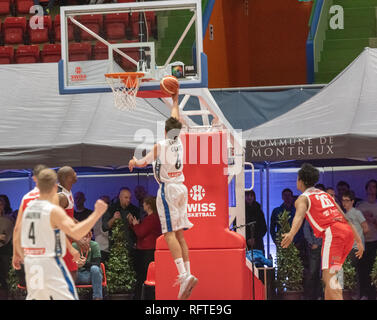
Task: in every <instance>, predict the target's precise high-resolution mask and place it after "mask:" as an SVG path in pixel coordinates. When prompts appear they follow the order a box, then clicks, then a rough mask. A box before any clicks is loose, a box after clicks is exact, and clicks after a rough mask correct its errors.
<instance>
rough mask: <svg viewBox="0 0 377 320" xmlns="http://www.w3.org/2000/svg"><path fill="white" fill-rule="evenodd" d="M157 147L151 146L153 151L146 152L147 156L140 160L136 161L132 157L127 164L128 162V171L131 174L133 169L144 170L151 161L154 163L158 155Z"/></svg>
mask: <svg viewBox="0 0 377 320" xmlns="http://www.w3.org/2000/svg"><path fill="white" fill-rule="evenodd" d="M159 150H160V148H159V146H158V144H155V145H154V146H153V149H152V150H151V151H149V152H148V154H147V155H146V156H145V157H144V158H142V159H139V160H138V159H136V158H135V157H133V158H132V159H131V160H130V161H129V162H128V167H129V169H130V171H131V172H132V171H133V169H134V168H135V167H136V168H144V167H146V166H147V165H148V164H151V163H152V162H153V161H155V160H156V159H157V157H158V155H159Z"/></svg>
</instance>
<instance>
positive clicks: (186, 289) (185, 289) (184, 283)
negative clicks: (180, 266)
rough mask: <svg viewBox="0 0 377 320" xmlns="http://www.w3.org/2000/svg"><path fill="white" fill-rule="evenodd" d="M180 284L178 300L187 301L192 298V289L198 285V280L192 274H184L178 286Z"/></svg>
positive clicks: (179, 278)
mask: <svg viewBox="0 0 377 320" xmlns="http://www.w3.org/2000/svg"><path fill="white" fill-rule="evenodd" d="M178 283H179V293H178V300H186V299H188V298H189V297H190V295H191V291H192V289H194V287H195V286H196V284H197V283H198V279H197V278H195V277H194V276H193V275H192V274H187V273H185V274H182V275H179V276H178V279H177V282H176V284H178Z"/></svg>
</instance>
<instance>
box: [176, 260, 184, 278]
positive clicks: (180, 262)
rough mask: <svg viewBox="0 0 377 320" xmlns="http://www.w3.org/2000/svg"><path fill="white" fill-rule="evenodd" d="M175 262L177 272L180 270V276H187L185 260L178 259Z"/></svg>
mask: <svg viewBox="0 0 377 320" xmlns="http://www.w3.org/2000/svg"><path fill="white" fill-rule="evenodd" d="M174 262H175V265H176V266H177V270H178V273H179V275H182V274H185V273H186V269H185V264H184V262H183V259H182V258H178V259H175V260H174Z"/></svg>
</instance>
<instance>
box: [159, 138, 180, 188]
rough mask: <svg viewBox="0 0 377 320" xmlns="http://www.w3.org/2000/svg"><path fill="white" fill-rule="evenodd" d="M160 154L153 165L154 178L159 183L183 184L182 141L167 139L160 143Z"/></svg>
mask: <svg viewBox="0 0 377 320" xmlns="http://www.w3.org/2000/svg"><path fill="white" fill-rule="evenodd" d="M158 144H159V145H160V153H159V156H158V158H157V159H156V161H155V162H154V163H153V171H154V177H155V178H156V180H157V182H158V183H169V182H173V183H182V182H184V181H185V176H184V175H183V145H182V141H181V139H179V138H178V139H176V140H172V139H166V140H163V141H160V142H158Z"/></svg>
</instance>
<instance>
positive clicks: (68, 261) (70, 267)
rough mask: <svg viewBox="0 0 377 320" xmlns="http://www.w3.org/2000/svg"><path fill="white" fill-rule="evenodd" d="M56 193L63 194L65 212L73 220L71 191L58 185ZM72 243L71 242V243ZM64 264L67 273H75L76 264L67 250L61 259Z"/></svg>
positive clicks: (73, 206)
mask: <svg viewBox="0 0 377 320" xmlns="http://www.w3.org/2000/svg"><path fill="white" fill-rule="evenodd" d="M58 193H62V194H64V195H65V196H66V197H67V199H68V206H67V208H65V209H64V210H65V212H66V213H67V215H68V216H69V217H71V218H72V219H73V214H74V209H75V202H74V200H73V196H72V191H68V190H67V189H65V188H64V187H63V186H61V185H60V184H59V185H58ZM71 243H72V242H71ZM63 259H64V262H65V264H66V265H67V268H68V270H69V271H76V270H77V269H78V267H77V263H76V262H74V261H73V256H72V255H71V253H70V252H69V251H68V250H67V253H66V255H65V256H64V257H63Z"/></svg>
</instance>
